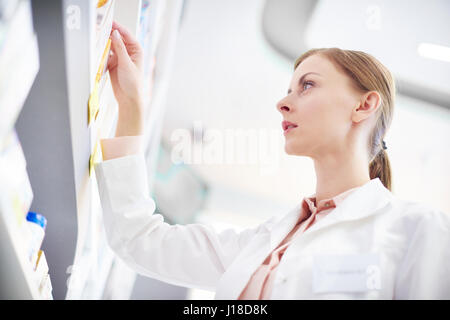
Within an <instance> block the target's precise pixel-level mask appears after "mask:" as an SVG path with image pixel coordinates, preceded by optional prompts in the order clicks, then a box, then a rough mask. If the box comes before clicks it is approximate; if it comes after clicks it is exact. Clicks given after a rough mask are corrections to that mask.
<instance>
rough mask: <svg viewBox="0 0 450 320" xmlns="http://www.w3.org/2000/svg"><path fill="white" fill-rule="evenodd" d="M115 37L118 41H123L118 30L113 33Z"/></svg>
mask: <svg viewBox="0 0 450 320" xmlns="http://www.w3.org/2000/svg"><path fill="white" fill-rule="evenodd" d="M113 37H114V38H116V39H117V40H119V39H121V36H120V33H119V31H117V29H116V30H114V31H113Z"/></svg>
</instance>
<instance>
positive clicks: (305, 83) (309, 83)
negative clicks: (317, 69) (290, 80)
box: [302, 81, 314, 91]
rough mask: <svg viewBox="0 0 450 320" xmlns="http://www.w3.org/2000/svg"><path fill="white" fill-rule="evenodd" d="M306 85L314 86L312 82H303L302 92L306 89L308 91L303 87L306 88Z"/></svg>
mask: <svg viewBox="0 0 450 320" xmlns="http://www.w3.org/2000/svg"><path fill="white" fill-rule="evenodd" d="M308 85H310V86H314V83H313V82H312V81H304V82H303V83H302V88H303V91H305V90H306V89H309V88H306V89H305V87H306V86H308Z"/></svg>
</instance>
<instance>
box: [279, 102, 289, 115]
mask: <svg viewBox="0 0 450 320" xmlns="http://www.w3.org/2000/svg"><path fill="white" fill-rule="evenodd" d="M277 110H278V111H279V112H280V113H281V114H283V112H289V111H290V110H291V108H290V107H288V106H287V103H286V101H285V100H284V99H283V100H280V102H278V103H277Z"/></svg>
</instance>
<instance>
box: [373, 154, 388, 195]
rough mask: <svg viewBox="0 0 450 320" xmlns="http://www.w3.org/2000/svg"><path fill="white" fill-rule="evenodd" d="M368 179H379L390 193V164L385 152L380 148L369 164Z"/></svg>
mask: <svg viewBox="0 0 450 320" xmlns="http://www.w3.org/2000/svg"><path fill="white" fill-rule="evenodd" d="M369 173H370V179H374V178H379V179H380V180H381V182H382V183H383V185H384V186H385V187H386V189H389V191H392V186H391V183H392V177H391V163H390V162H389V157H388V155H387V152H386V150H384V149H383V148H381V150H380V151H379V152H378V153H377V155H376V156H375V158H374V159H373V160H372V161H371V162H370V164H369Z"/></svg>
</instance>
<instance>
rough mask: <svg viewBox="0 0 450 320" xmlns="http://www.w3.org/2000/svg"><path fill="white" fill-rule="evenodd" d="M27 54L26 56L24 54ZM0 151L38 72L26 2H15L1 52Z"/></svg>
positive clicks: (29, 8)
mask: <svg viewBox="0 0 450 320" xmlns="http://www.w3.org/2000/svg"><path fill="white" fill-rule="evenodd" d="M24 52H26V53H27V54H26V55H25V54H23V53H24ZM0 70H2V71H1V75H0V114H1V115H2V116H1V117H0V148H1V144H2V140H3V137H5V135H6V134H7V133H8V132H9V131H10V130H11V129H12V128H13V126H14V123H15V121H16V119H17V116H18V115H19V113H20V110H21V109H22V106H23V103H24V102H25V99H26V97H27V96H28V92H29V91H30V89H31V85H32V84H33V81H34V79H35V77H36V74H37V72H38V70H39V54H38V46H37V39H36V36H35V34H34V30H33V25H32V17H31V6H30V3H29V1H18V5H17V8H16V10H15V12H14V14H13V16H12V17H11V20H10V21H9V23H8V24H7V25H6V27H5V38H4V40H3V42H2V46H1V49H0Z"/></svg>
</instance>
